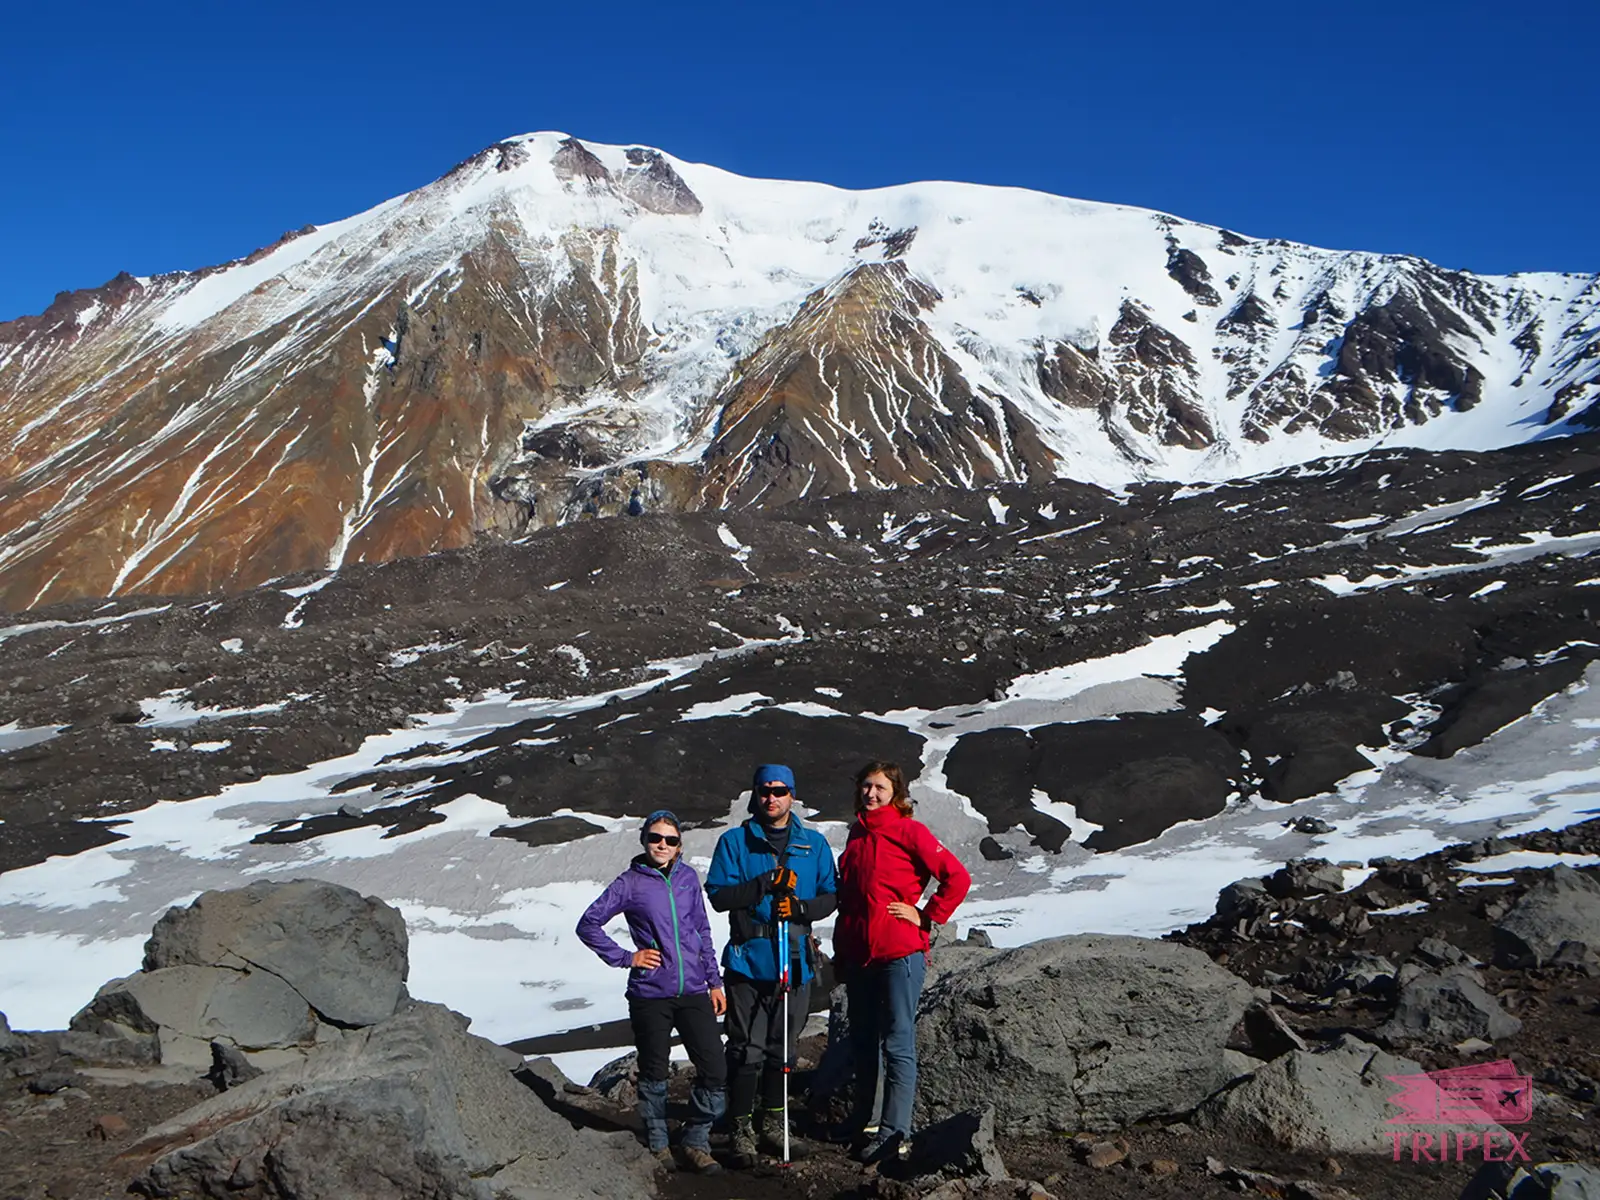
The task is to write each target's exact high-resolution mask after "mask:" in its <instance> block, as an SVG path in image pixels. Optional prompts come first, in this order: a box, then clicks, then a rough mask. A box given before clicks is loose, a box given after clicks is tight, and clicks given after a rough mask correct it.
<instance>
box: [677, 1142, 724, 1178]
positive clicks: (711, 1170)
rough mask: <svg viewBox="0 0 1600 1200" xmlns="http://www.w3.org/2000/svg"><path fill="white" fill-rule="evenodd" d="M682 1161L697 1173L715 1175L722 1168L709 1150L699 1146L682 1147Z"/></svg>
mask: <svg viewBox="0 0 1600 1200" xmlns="http://www.w3.org/2000/svg"><path fill="white" fill-rule="evenodd" d="M683 1161H684V1162H685V1163H687V1164H688V1167H689V1170H691V1171H693V1172H694V1173H695V1174H697V1175H715V1174H717V1173H718V1172H719V1171H721V1170H722V1164H721V1163H719V1162H718V1161H717V1160H716V1159H714V1158H712V1157H711V1151H709V1150H702V1149H701V1148H700V1147H699V1146H685V1147H683Z"/></svg>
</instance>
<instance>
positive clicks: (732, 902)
mask: <svg viewBox="0 0 1600 1200" xmlns="http://www.w3.org/2000/svg"><path fill="white" fill-rule="evenodd" d="M742 836H744V835H743V829H742V827H740V826H736V827H734V828H733V829H730V830H729V831H728V832H727V833H725V834H723V835H722V836H721V837H720V838H718V839H717V848H716V850H714V851H713V852H712V854H711V869H710V870H708V871H707V872H706V895H708V896H710V897H711V907H712V908H714V909H716V910H717V911H718V912H729V911H731V910H732V909H735V908H753V907H754V906H755V905H757V904H760V903H761V897H763V896H765V895H766V894H767V877H766V874H765V873H763V874H760V875H757V876H756V877H755V878H754V879H746V878H744V876H743V874H742V873H741V872H740V870H739V863H738V862H737V855H738V851H737V850H736V849H735V847H736V846H737V844H738V839H739V838H740V837H742Z"/></svg>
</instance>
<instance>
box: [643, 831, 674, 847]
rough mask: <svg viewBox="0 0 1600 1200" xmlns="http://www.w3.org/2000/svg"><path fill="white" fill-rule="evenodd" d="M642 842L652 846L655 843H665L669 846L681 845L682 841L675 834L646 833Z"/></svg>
mask: <svg viewBox="0 0 1600 1200" xmlns="http://www.w3.org/2000/svg"><path fill="white" fill-rule="evenodd" d="M644 840H645V841H647V842H649V843H650V844H651V845H654V844H655V843H656V842H665V843H666V844H667V845H669V846H677V845H681V844H682V842H683V839H682V838H681V837H679V836H678V835H677V834H675V833H647V834H645V835H644Z"/></svg>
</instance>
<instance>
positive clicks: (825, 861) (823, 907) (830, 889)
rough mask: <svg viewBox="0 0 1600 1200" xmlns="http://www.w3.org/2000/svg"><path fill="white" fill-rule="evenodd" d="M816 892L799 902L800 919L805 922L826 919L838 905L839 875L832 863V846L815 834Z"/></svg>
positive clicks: (825, 839)
mask: <svg viewBox="0 0 1600 1200" xmlns="http://www.w3.org/2000/svg"><path fill="white" fill-rule="evenodd" d="M817 848H818V850H819V851H820V853H819V854H818V855H817V894H816V895H815V896H813V897H811V898H810V899H809V900H803V901H801V902H800V919H801V920H803V921H805V922H807V923H815V922H817V921H822V920H826V919H827V918H828V917H831V916H832V915H833V913H834V910H835V909H836V908H838V907H839V895H838V893H839V877H838V874H837V872H836V871H835V870H834V865H833V847H832V846H830V845H828V839H827V838H825V837H823V836H822V835H820V834H818V835H817Z"/></svg>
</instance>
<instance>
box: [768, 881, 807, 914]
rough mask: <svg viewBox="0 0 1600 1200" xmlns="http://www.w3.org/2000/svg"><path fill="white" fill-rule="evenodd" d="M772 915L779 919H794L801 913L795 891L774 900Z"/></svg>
mask: <svg viewBox="0 0 1600 1200" xmlns="http://www.w3.org/2000/svg"><path fill="white" fill-rule="evenodd" d="M792 873H793V872H791V874H792ZM772 915H773V917H774V918H776V919H777V920H779V921H792V920H794V919H795V917H797V916H799V915H800V902H799V901H798V900H796V899H795V898H794V893H793V892H786V893H785V894H783V895H781V896H779V897H778V898H777V899H776V900H774V901H773V902H772Z"/></svg>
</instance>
